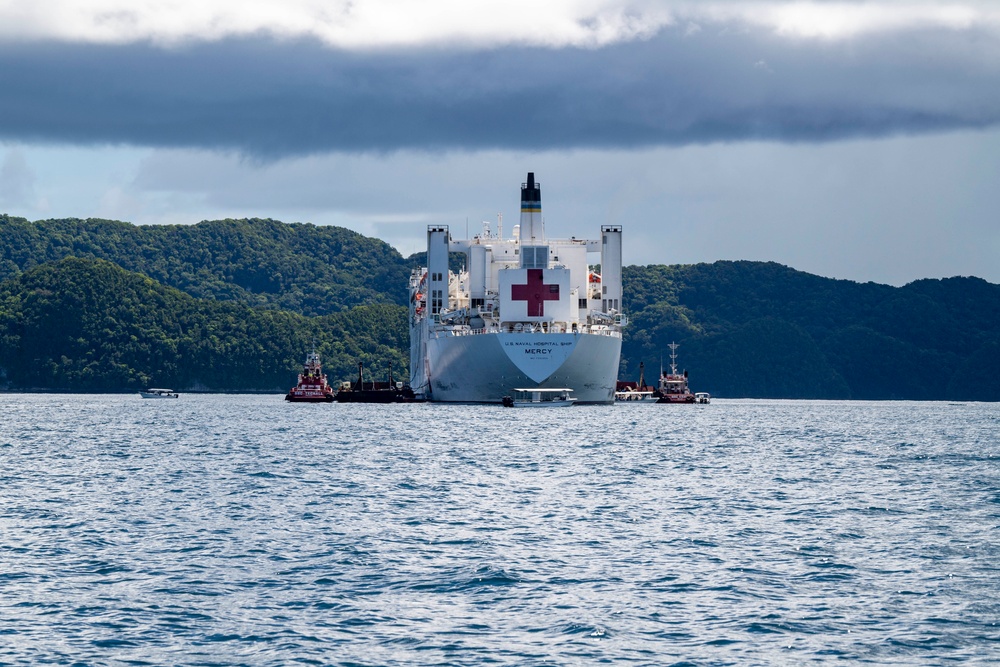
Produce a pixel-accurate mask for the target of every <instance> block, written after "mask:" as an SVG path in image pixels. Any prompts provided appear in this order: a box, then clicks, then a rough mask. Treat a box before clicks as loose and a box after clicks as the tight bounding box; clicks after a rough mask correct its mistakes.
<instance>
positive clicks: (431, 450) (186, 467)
mask: <svg viewBox="0 0 1000 667" xmlns="http://www.w3.org/2000/svg"><path fill="white" fill-rule="evenodd" d="M602 663H613V664H616V665H617V664H629V665H801V664H823V663H839V664H892V665H950V664H972V665H986V664H997V663H1000V404H985V403H944V402H941V403H912V402H819V401H817V402H812V401H726V400H716V401H714V402H713V403H712V404H711V405H708V406H657V405H649V404H646V405H634V404H633V405H618V406H592V407H586V406H575V407H573V408H569V409H563V410H509V409H504V408H500V407H486V406H441V405H405V406H375V405H338V404H333V405H301V404H286V403H285V402H284V401H283V400H282V397H281V396H261V395H190V394H189V395H182V396H181V398H180V399H179V400H172V401H165V400H164V401H144V400H141V399H140V398H139V397H138V395H129V396H125V395H89V396H81V395H0V664H3V665H44V664H62V665H295V664H305V665H373V666H374V665H594V664H602Z"/></svg>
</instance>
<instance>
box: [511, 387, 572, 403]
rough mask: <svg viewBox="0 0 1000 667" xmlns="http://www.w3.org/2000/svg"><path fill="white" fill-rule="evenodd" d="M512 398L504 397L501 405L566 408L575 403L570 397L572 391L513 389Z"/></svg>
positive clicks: (564, 389) (536, 388)
mask: <svg viewBox="0 0 1000 667" xmlns="http://www.w3.org/2000/svg"><path fill="white" fill-rule="evenodd" d="M513 393H514V395H513V396H504V397H503V401H502V402H503V405H504V407H508V408H568V407H569V406H571V405H573V404H574V403H576V398H574V397H573V396H571V394H572V393H573V390H572V389H569V388H565V387H563V388H560V389H542V388H541V387H535V388H533V389H514V390H513Z"/></svg>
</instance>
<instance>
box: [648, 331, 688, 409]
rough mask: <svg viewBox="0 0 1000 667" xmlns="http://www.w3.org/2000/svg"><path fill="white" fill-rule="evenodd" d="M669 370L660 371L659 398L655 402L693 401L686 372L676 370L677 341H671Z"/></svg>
mask: <svg viewBox="0 0 1000 667" xmlns="http://www.w3.org/2000/svg"><path fill="white" fill-rule="evenodd" d="M667 347H669V348H670V372H669V373H668V372H666V371H662V370H661V371H660V387H659V390H658V391H659V394H660V398H659V400H657V401H656V402H657V403H695V402H696V399H695V395H694V394H692V393H691V390H690V389H688V372H687V371H684V373H683V374H681V373H678V372H677V348H678V347H680V346H679V345H678V344H677V343H671V344H670V345H668V346H667Z"/></svg>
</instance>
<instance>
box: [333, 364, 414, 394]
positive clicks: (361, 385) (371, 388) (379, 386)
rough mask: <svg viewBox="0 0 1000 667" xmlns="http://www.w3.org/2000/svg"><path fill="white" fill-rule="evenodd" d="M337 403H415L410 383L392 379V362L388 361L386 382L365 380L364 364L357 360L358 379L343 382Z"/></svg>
mask: <svg viewBox="0 0 1000 667" xmlns="http://www.w3.org/2000/svg"><path fill="white" fill-rule="evenodd" d="M337 402H338V403H417V402H419V399H417V397H416V395H415V394H414V393H413V390H412V389H410V385H408V384H405V383H403V382H396V381H394V380H393V379H392V362H390V363H389V381H388V382H375V381H371V382H367V381H366V380H365V366H364V364H362V363H361V362H360V361H359V362H358V381H357V382H355V383H353V384H352V383H350V382H344V383H342V384H341V385H340V391H338V392H337Z"/></svg>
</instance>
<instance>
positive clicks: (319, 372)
mask: <svg viewBox="0 0 1000 667" xmlns="http://www.w3.org/2000/svg"><path fill="white" fill-rule="evenodd" d="M335 399H336V393H335V392H334V391H333V389H332V388H331V387H330V385H329V384H327V382H326V374H325V373H323V366H322V365H321V364H320V362H319V355H318V354H317V353H316V348H315V346H314V347H313V351H312V352H310V353H309V354H308V355H307V356H306V363H305V366H304V367H303V368H302V372H301V373H299V383H298V384H297V385H295V386H294V387H292V388H291V389H289V390H288V394H286V395H285V400H286V401H293V402H296V403H332V402H333V401H334V400H335Z"/></svg>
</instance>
